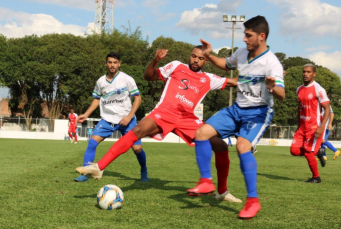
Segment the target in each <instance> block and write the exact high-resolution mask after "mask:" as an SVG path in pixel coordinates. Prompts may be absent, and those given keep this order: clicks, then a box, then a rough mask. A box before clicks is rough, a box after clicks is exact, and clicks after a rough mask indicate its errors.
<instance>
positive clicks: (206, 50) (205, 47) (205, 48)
mask: <svg viewBox="0 0 341 229" xmlns="http://www.w3.org/2000/svg"><path fill="white" fill-rule="evenodd" d="M200 42H201V44H202V53H203V54H204V56H205V57H206V58H207V59H208V57H209V56H210V55H211V52H212V45H211V44H210V43H209V42H208V41H205V40H204V39H200Z"/></svg>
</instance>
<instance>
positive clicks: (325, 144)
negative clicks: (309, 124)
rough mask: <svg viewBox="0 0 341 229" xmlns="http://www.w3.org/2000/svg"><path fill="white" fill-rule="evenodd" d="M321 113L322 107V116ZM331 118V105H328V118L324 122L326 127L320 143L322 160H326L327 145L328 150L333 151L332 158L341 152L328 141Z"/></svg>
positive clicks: (332, 115) (332, 113) (332, 117)
mask: <svg viewBox="0 0 341 229" xmlns="http://www.w3.org/2000/svg"><path fill="white" fill-rule="evenodd" d="M323 114H324V109H322V116H323ZM333 120H334V112H333V109H332V107H331V106H330V118H329V119H328V122H327V124H326V129H325V132H324V135H323V138H322V144H321V148H320V150H322V152H321V153H323V158H324V160H327V154H326V147H328V148H329V149H330V150H333V152H334V157H333V160H335V159H336V158H337V157H338V156H339V155H340V153H341V152H340V150H337V149H336V148H335V147H334V146H333V144H332V143H330V142H329V141H328V137H329V134H330V131H331V130H332V128H333V125H332V123H333Z"/></svg>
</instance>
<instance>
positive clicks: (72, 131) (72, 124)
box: [68, 109, 78, 144]
mask: <svg viewBox="0 0 341 229" xmlns="http://www.w3.org/2000/svg"><path fill="white" fill-rule="evenodd" d="M77 118H78V115H77V114H76V113H75V112H74V110H73V109H71V110H70V114H69V123H68V126H69V130H68V134H69V137H70V140H71V143H73V136H74V137H75V144H77ZM72 135H73V136H72Z"/></svg>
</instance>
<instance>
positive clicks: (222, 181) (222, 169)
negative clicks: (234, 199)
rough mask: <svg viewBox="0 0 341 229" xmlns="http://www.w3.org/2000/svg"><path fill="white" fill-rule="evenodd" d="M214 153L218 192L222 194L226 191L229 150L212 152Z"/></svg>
mask: <svg viewBox="0 0 341 229" xmlns="http://www.w3.org/2000/svg"><path fill="white" fill-rule="evenodd" d="M214 155H215V167H216V168H217V177H218V193H219V194H223V193H224V192H226V191H227V177H228V175H229V168H230V158H229V151H228V150H226V151H224V152H214Z"/></svg>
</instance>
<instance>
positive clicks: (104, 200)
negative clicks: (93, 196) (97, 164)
mask: <svg viewBox="0 0 341 229" xmlns="http://www.w3.org/2000/svg"><path fill="white" fill-rule="evenodd" d="M123 200H124V196H123V192H122V190H121V189H120V188H119V187H117V186H116V185H113V184H107V185H104V186H103V187H102V188H101V189H100V190H99V191H98V193H97V203H98V204H99V207H100V208H102V209H106V210H112V209H120V208H121V206H122V203H123Z"/></svg>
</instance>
